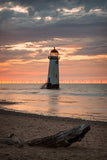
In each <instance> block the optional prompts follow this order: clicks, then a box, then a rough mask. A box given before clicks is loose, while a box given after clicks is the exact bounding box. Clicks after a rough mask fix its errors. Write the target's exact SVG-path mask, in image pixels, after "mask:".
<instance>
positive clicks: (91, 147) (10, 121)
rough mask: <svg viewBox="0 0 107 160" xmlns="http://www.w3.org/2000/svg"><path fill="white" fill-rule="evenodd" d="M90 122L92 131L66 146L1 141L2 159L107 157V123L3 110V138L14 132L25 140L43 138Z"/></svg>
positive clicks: (84, 159)
mask: <svg viewBox="0 0 107 160" xmlns="http://www.w3.org/2000/svg"><path fill="white" fill-rule="evenodd" d="M84 123H85V124H86V123H88V124H90V126H91V130H90V131H89V132H88V133H87V135H86V136H85V137H84V139H82V141H81V142H76V143H74V144H72V145H71V146H70V147H67V148H46V147H38V146H36V147H30V146H26V145H25V146H23V147H22V148H18V147H17V146H13V145H6V144H0V160H106V158H107V123H106V122H92V121H83V120H79V119H72V118H58V117H48V116H39V115H34V114H24V113H16V112H13V111H11V112H10V111H4V110H2V109H1V110H0V138H2V137H7V136H8V135H10V134H11V133H14V134H15V135H17V136H18V137H21V138H23V139H25V140H30V139H34V138H40V137H44V136H49V135H52V134H55V133H57V132H59V131H62V130H65V129H70V128H73V127H74V126H78V125H80V124H84Z"/></svg>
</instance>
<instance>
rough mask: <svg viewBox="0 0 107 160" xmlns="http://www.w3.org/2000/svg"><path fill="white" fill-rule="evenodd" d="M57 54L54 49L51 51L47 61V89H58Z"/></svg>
mask: <svg viewBox="0 0 107 160" xmlns="http://www.w3.org/2000/svg"><path fill="white" fill-rule="evenodd" d="M59 58H60V57H59V53H58V51H57V50H56V49H55V47H54V49H53V50H51V52H50V55H49V56H48V59H49V70H48V79H47V89H58V88H59Z"/></svg>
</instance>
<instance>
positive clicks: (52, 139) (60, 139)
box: [0, 124, 90, 147]
mask: <svg viewBox="0 0 107 160" xmlns="http://www.w3.org/2000/svg"><path fill="white" fill-rule="evenodd" d="M89 130H90V126H89V125H86V124H83V125H81V126H77V127H74V128H72V129H70V130H65V131H61V132H59V133H57V134H55V135H52V136H48V137H43V138H38V139H33V140H30V141H24V140H23V139H21V138H18V137H16V136H15V135H14V133H12V134H10V135H9V136H8V137H6V138H0V143H3V144H8V145H16V144H17V145H18V147H22V146H23V145H24V144H27V145H29V146H44V147H67V146H69V145H71V144H72V143H74V142H77V141H81V139H82V138H83V137H84V136H85V134H86V133H87V132H88V131H89Z"/></svg>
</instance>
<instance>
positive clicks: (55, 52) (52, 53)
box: [50, 47, 59, 56]
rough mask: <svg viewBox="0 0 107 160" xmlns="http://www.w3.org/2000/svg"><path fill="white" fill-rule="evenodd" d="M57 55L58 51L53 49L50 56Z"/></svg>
mask: <svg viewBox="0 0 107 160" xmlns="http://www.w3.org/2000/svg"><path fill="white" fill-rule="evenodd" d="M58 54H59V53H58V51H57V50H56V49H55V47H54V49H53V50H51V53H50V56H58Z"/></svg>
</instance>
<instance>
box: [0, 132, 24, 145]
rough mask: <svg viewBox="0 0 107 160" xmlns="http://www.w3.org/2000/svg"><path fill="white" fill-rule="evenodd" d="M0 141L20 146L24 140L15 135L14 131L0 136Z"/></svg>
mask: <svg viewBox="0 0 107 160" xmlns="http://www.w3.org/2000/svg"><path fill="white" fill-rule="evenodd" d="M0 143H3V144H8V145H17V146H18V147H22V146H23V145H24V143H25V142H24V140H22V139H21V138H18V137H16V136H15V135H14V133H12V134H10V136H8V137H5V138H0Z"/></svg>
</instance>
